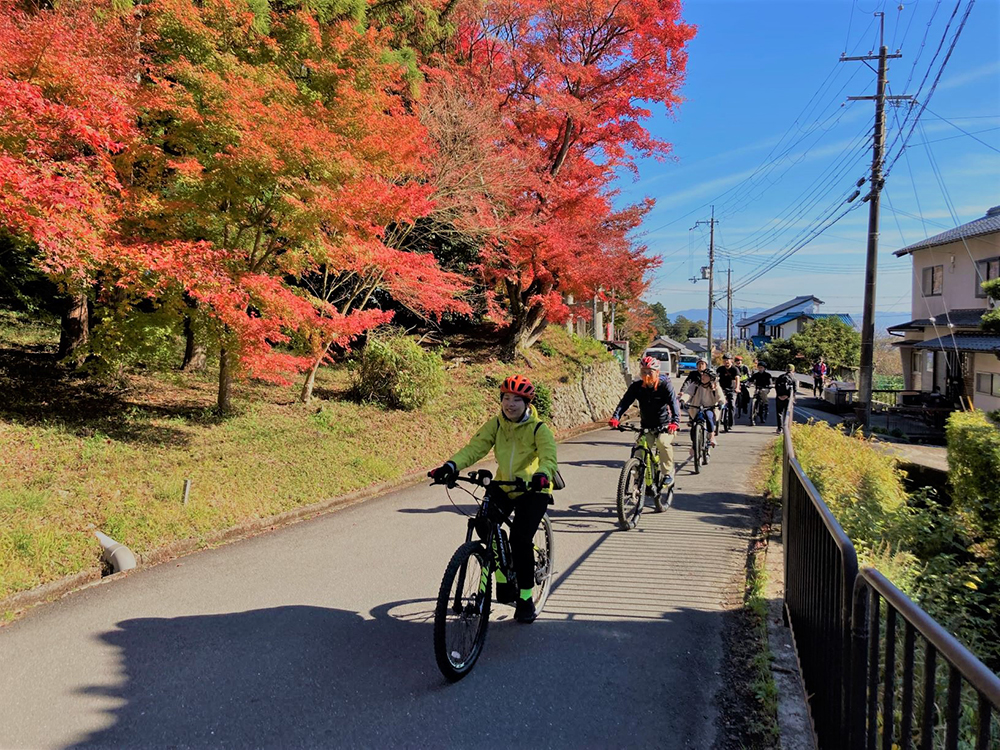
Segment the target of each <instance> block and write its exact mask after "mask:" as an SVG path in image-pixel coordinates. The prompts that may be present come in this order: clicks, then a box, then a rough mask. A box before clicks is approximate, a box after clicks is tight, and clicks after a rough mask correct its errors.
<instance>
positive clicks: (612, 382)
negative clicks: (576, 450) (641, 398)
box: [552, 360, 632, 430]
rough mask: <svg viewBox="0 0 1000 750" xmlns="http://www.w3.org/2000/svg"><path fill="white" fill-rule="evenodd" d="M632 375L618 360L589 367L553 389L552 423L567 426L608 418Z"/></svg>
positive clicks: (558, 428) (558, 426)
mask: <svg viewBox="0 0 1000 750" xmlns="http://www.w3.org/2000/svg"><path fill="white" fill-rule="evenodd" d="M631 382H632V379H631V377H630V376H628V377H627V376H626V375H625V373H624V372H623V371H622V366H621V365H620V364H619V363H618V361H617V360H615V361H613V362H601V363H600V364H597V365H593V366H591V367H588V368H587V369H586V370H585V371H584V372H583V373H582V374H581V375H579V376H577V377H576V378H575V379H574V380H573V381H571V382H569V383H563V384H560V385H558V386H555V387H554V388H553V389H552V425H553V427H555V429H556V430H566V429H569V428H570V427H576V426H577V425H581V424H589V423H590V422H600V421H603V420H606V419H608V418H609V417H610V416H611V412H613V411H614V409H615V407H616V406H617V405H618V402H619V401H620V400H621V397H622V395H624V393H625V389H626V388H627V387H628V384H629V383H631Z"/></svg>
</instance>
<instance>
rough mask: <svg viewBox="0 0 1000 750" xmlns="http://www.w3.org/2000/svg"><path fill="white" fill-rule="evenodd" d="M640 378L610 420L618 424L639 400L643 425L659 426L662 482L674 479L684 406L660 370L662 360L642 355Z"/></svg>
mask: <svg viewBox="0 0 1000 750" xmlns="http://www.w3.org/2000/svg"><path fill="white" fill-rule="evenodd" d="M639 375H640V376H641V377H640V379H639V380H636V381H635V382H634V383H632V385H630V386H629V387H628V390H626V391H625V395H624V396H622V400H621V401H619V402H618V406H617V407H616V408H615V411H614V413H613V414H612V415H611V419H610V420H609V421H608V424H609V425H611V426H612V427H618V424H619V420H620V419H621V417H622V414H624V413H625V411H626V410H627V409H628V408H629V407H630V406H631V405H632V403H633V402H636V401H638V402H639V420H640V423H641V424H642V426H643V427H646V428H649V429H652V430H657V435H656V452H657V454H658V455H659V457H660V474H661V476H662V477H663V486H664V487H669V486H670V485H671V484H673V481H674V446H673V440H674V433H676V432H677V426H678V424H679V423H680V417H681V407H680V403H679V402H678V401H677V394H676V393H675V392H674V386H673V383H671V382H670V376H669V375H661V374H660V361H659V360H658V359H653V358H652V357H643V358H642V361H641V362H639Z"/></svg>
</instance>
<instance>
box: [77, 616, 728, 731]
mask: <svg viewBox="0 0 1000 750" xmlns="http://www.w3.org/2000/svg"><path fill="white" fill-rule="evenodd" d="M432 608H433V602H431V601H429V600H412V601H403V602H394V603H390V604H386V605H382V606H380V607H377V608H375V609H374V610H372V611H371V612H369V613H366V614H365V615H364V616H363V615H361V614H358V613H355V612H350V611H346V610H341V609H331V608H325V607H316V606H284V607H275V608H271V609H258V610H250V611H246V612H235V613H226V614H216V615H196V616H187V617H174V618H139V619H132V620H126V621H123V622H120V623H118V626H117V628H116V629H115V630H112V631H109V632H107V633H104V634H103V635H101V636H100V638H101V641H102V642H103V643H104V644H106V645H107V646H109V647H111V648H113V649H115V650H116V651H117V653H118V656H119V660H120V664H121V678H120V682H118V683H113V684H108V685H103V684H102V685H94V686H91V687H88V688H85V689H84V690H83V691H82V692H83V693H84V694H86V695H90V696H95V695H96V696H105V697H107V698H110V699H112V701H113V703H114V706H113V707H112V708H110V709H109V711H108V713H109V719H110V723H109V725H108V726H107V727H106V728H103V729H100V730H97V731H95V732H93V733H91V734H90V735H88V736H86V737H83V738H81V739H80V740H79V741H78V742H77V743H76V744H75V745H73V747H79V748H82V747H129V748H136V747H220V746H235V747H315V746H348V747H394V746H420V747H427V746H437V747H441V746H480V745H484V744H497V743H500V742H502V743H503V744H511V743H513V744H515V745H518V744H530V745H538V744H544V745H547V746H562V747H579V746H581V743H582V744H591V745H592V744H593V743H595V742H596V743H597V744H603V745H607V744H618V743H619V742H620V741H622V740H623V738H624V737H625V736H626V735H624V734H622V732H623V731H624V730H623V729H622V722H627V723H628V725H629V726H630V727H632V728H631V729H629V730H628V735H627V736H629V737H631V739H630V740H629V742H632V743H633V744H638V745H644V746H659V747H676V748H681V747H708V746H710V745H711V737H712V735H713V734H714V729H713V728H712V721H713V717H714V708H713V707H712V699H713V695H714V692H715V689H716V687H717V685H718V682H719V678H718V677H717V676H716V675H717V674H718V670H719V663H718V656H719V650H718V646H716V645H711V646H709V647H706V643H705V638H706V637H708V638H709V641H717V640H718V636H709V634H710V633H717V632H719V631H720V628H721V613H718V612H705V611H698V610H677V611H673V612H670V613H664V614H663V615H662V616H660V617H658V618H644V619H630V618H627V617H625V618H620V617H616V616H614V615H611V616H608V617H603V618H590V619H581V620H573V619H569V618H565V617H556V618H555V619H548V620H546V619H542V620H540V621H539V622H538V623H536V624H535V625H533V626H531V627H530V628H528V627H525V626H522V625H519V624H517V623H515V622H513V621H512V620H510V619H509V613H508V614H506V615H505V614H504V612H505V611H507V610H509V608H506V607H500V606H498V607H497V610H498V611H497V613H496V614H495V615H494V617H495V618H498V617H505V618H506V619H494V620H493V621H492V622H491V624H490V630H489V634H488V637H487V644H486V649H485V651H484V653H483V657H482V658H481V660H480V662H479V663H478V664H477V666H476V669H475V670H474V671H473V673H472V674H471V675H469V677H467V678H466V679H464V680H462V681H461V682H459V683H456V684H449V683H447V682H446V681H445V680H444V679H443V677H442V676H441V675H440V673H439V672H438V670H437V667H436V665H435V663H434V658H433V647H432V635H431V634H432V629H433V627H432V615H431V613H432ZM696 642H697V643H698V645H697V647H695V644H696ZM677 644H680V646H678V645H677ZM637 655H644V656H642V657H641V658H637ZM682 694H683V697H684V700H683V701H680V702H678V701H677V700H676V699H677V697H678V696H679V695H682ZM615 696H617V698H616V697H615ZM498 710H499V712H498ZM692 743H693V744H692Z"/></svg>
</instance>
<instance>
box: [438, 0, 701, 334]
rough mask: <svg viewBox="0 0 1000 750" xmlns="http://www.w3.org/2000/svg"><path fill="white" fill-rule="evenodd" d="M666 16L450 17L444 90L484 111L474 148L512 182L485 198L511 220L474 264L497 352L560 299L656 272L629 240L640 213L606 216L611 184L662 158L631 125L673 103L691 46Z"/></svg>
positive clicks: (639, 284) (582, 5)
mask: <svg viewBox="0 0 1000 750" xmlns="http://www.w3.org/2000/svg"><path fill="white" fill-rule="evenodd" d="M680 11H681V6H680V3H679V2H678V1H677V0H630V1H629V2H621V0H568V1H567V2H562V3H551V2H547V1H545V0H488V2H486V3H485V4H469V5H464V6H461V7H460V9H459V10H458V11H456V19H457V20H456V23H457V27H458V31H457V33H456V36H455V39H454V44H453V45H452V49H451V54H450V62H449V65H448V66H447V67H448V73H449V77H448V78H447V79H446V85H449V86H459V87H460V88H461V90H462V91H463V92H464V93H465V95H466V99H467V100H468V101H470V102H473V104H472V105H471V106H472V107H473V108H477V109H483V108H487V109H492V110H493V111H495V112H496V113H497V114H496V117H495V118H494V122H496V123H497V124H498V125H499V127H498V128H494V129H493V130H492V132H490V133H489V134H486V135H485V136H484V137H485V138H487V139H489V140H490V141H491V142H492V143H493V144H494V147H495V148H497V149H498V150H501V151H502V152H503V153H505V154H506V155H507V158H508V162H509V163H510V164H511V165H513V168H514V169H516V170H517V171H518V172H519V173H520V174H522V175H523V178H522V179H519V180H517V181H516V185H515V186H514V187H513V189H512V190H510V191H508V192H507V193H506V194H497V193H495V192H494V193H493V194H491V195H490V196H489V197H490V200H491V201H492V203H493V205H494V207H495V210H494V213H493V216H494V218H497V217H500V218H502V217H504V216H509V217H513V218H512V220H511V221H510V223H509V226H508V227H507V231H505V232H497V233H495V236H496V241H494V242H491V243H487V244H486V246H485V248H484V252H483V254H482V260H483V262H482V269H481V270H482V273H483V275H484V278H485V279H486V280H487V281H488V282H489V283H491V284H494V285H496V287H497V288H498V289H499V291H500V297H499V299H498V303H499V304H498V306H497V307H496V308H495V312H496V313H497V314H498V315H501V316H503V317H504V318H505V319H506V321H507V322H508V323H509V329H508V330H509V334H510V336H509V348H510V350H511V351H513V350H516V349H517V348H519V347H525V346H530V345H531V343H532V342H533V341H534V340H535V339H536V338H537V336H538V335H539V334H540V332H541V330H543V328H544V327H545V325H546V323H547V322H548V321H550V320H559V319H561V318H563V317H564V316H565V315H566V314H568V309H567V308H566V305H565V302H564V297H565V295H567V294H577V295H591V294H594V293H596V292H597V291H598V290H599V289H600V288H601V287H604V288H611V287H614V288H615V289H616V292H617V293H618V295H619V296H620V297H629V296H632V297H638V295H639V294H641V291H642V289H643V288H644V283H645V282H644V279H645V275H646V272H647V271H648V270H649V269H650V268H651V267H652V266H653V265H655V263H656V261H655V260H654V259H651V258H648V257H647V256H646V255H645V253H644V248H642V247H641V246H639V245H637V244H636V243H635V242H633V241H632V239H631V233H632V232H633V231H634V230H635V229H636V227H637V226H638V224H639V222H640V221H641V217H642V215H643V214H644V213H645V212H647V211H648V210H649V208H651V206H652V202H651V201H646V202H644V203H642V204H639V205H636V206H630V207H627V208H625V209H616V208H615V206H614V200H615V197H616V195H615V193H614V191H613V190H612V189H611V185H612V183H613V181H614V180H615V179H616V177H617V176H618V174H619V173H620V172H621V171H622V170H625V171H629V170H631V171H635V169H636V157H639V156H653V157H659V158H662V157H664V156H666V155H667V154H668V153H669V151H670V145H669V144H668V143H666V142H664V141H662V140H658V139H656V138H654V137H653V136H652V135H651V134H650V133H649V131H648V130H647V129H646V127H645V125H644V122H645V121H646V120H647V119H648V118H649V117H650V115H651V112H650V109H649V107H650V106H651V105H652V104H653V103H655V104H658V105H660V106H661V107H663V108H665V109H666V110H668V111H670V110H672V109H673V108H675V107H676V106H677V104H678V103H679V94H678V90H679V88H680V85H681V84H682V82H683V77H684V70H685V66H686V60H687V58H686V53H685V45H686V44H687V42H688V41H689V40H690V39H691V38H692V36H693V34H694V29H693V27H691V26H688V25H686V24H685V23H684V22H683V21H682V19H681V15H680ZM456 82H457V83H456ZM529 219H530V220H529Z"/></svg>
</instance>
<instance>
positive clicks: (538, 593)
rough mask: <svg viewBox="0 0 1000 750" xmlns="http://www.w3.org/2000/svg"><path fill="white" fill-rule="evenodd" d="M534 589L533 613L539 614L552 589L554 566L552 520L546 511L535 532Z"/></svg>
mask: <svg viewBox="0 0 1000 750" xmlns="http://www.w3.org/2000/svg"><path fill="white" fill-rule="evenodd" d="M534 545H535V590H534V593H533V594H532V599H534V600H535V613H536V614H539V615H540V614H541V613H542V607H544V606H545V601H546V600H547V599H548V598H549V591H550V590H551V589H552V573H553V571H554V568H553V567H552V566H553V565H554V562H553V561H554V560H555V557H554V554H555V548H554V546H553V538H552V522H551V521H549V516H548V514H547V513H546V514H545V515H544V516H542V522H541V523H540V524H539V525H538V531H536V532H535V538H534Z"/></svg>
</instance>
